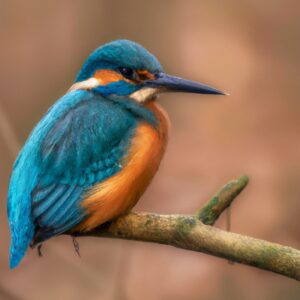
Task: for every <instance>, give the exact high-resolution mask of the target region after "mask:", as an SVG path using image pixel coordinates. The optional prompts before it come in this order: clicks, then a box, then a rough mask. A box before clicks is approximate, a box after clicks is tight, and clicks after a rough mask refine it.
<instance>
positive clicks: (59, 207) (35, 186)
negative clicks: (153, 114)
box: [8, 91, 136, 267]
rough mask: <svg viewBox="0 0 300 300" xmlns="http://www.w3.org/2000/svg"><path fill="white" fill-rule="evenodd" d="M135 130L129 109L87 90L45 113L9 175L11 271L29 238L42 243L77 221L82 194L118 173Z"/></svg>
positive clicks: (80, 213)
mask: <svg viewBox="0 0 300 300" xmlns="http://www.w3.org/2000/svg"><path fill="white" fill-rule="evenodd" d="M135 126H136V119H135V118H134V116H133V115H132V114H131V113H130V111H129V110H126V109H124V108H123V107H122V106H120V105H119V104H117V102H113V101H110V100H107V99H105V98H102V97H101V96H99V95H95V94H94V93H92V92H87V91H76V92H72V93H69V94H67V95H65V96H64V97H62V98H61V99H60V100H59V101H58V102H57V103H56V104H55V105H54V106H53V107H52V108H51V109H50V110H49V111H48V113H47V114H46V115H45V116H44V118H43V119H42V120H41V121H40V123H39V124H38V125H37V127H36V128H35V129H34V130H33V132H32V134H31V136H30V137H29V139H28V141H27V142H26V144H25V146H24V148H23V149H22V151H21V153H20V155H19V157H18V159H17V161H16V163H15V166H14V170H13V174H12V177H11V182H10V188H9V199H8V216H9V222H10V227H11V235H12V241H11V267H15V266H16V265H18V263H19V262H20V260H21V259H22V257H23V256H24V254H25V252H26V249H27V248H28V246H29V244H30V242H31V241H32V240H33V239H34V242H39V241H42V240H45V239H47V238H49V237H51V236H53V235H57V234H60V233H63V232H65V231H67V230H69V229H71V228H72V227H73V226H75V225H76V224H78V223H79V222H80V221H82V220H83V218H84V217H85V212H84V210H83V209H82V208H81V207H80V205H79V203H80V201H81V197H82V194H83V193H84V191H85V190H86V189H88V188H89V187H91V186H92V185H94V184H95V183H96V182H101V181H102V180H104V179H106V178H108V177H110V176H112V175H113V174H115V173H116V172H118V171H119V170H120V168H121V166H120V164H119V162H120V160H121V158H122V157H123V156H124V154H125V153H126V150H127V147H128V144H129V141H130V136H131V135H132V134H133V130H134V128H135Z"/></svg>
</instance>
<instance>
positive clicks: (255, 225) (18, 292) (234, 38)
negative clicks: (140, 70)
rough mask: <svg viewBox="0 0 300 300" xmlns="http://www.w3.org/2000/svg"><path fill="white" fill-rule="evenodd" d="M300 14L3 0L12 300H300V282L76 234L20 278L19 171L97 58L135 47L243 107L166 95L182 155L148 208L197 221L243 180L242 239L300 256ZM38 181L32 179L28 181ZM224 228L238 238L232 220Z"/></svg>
mask: <svg viewBox="0 0 300 300" xmlns="http://www.w3.org/2000/svg"><path fill="white" fill-rule="evenodd" d="M299 36H300V4H299V1H297V0H295V1H293V0H287V1H279V0H265V1H259V0H245V1H240V0H232V1H227V0H226V1H217V0H210V1H186V0H185V1H183V0H182V1H168V0H166V1H109V0H107V1H99V0H98V1H96V0H89V1H80V0H62V1H53V0H44V1H38V0H36V1H33V0H27V1H21V0H20V1H14V0H9V1H8V0H7V1H3V0H1V1H0V41H1V47H0V54H1V55H0V66H1V67H0V86H1V97H0V166H1V180H0V186H1V190H0V195H1V202H0V208H1V210H0V215H1V220H0V299H1V300H2V299H11V300H13V299H28V300H35V299H36V300H40V299H43V300H44V299H45V300H47V299H59V300H60V299H63V300H64V299H74V300H77V299H78V300H80V299H91V300H93V299H95V300H96V299H97V300H98V299H101V300H102V299H104V300H113V299H114V300H119V299H121V300H123V299H129V300H131V299H132V300H139V299H145V300H152V299H158V300H160V299H166V300H167V299H173V300H177V299H178V300H179V299H188V300H196V299H209V300H217V299H233V300H234V299H244V300H250V299H256V300H257V299H272V300H276V299H300V285H299V284H298V283H297V282H296V281H293V280H290V279H287V278H284V277H281V276H278V275H275V274H271V273H267V272H264V271H260V270H256V269H254V268H251V267H246V266H241V265H238V264H234V265H230V264H228V262H227V261H225V260H221V259H218V258H215V257H210V256H207V255H204V254H199V253H193V252H189V251H184V250H180V249H175V248H171V247H167V246H162V245H154V244H146V243H140V242H127V241H121V240H108V239H96V238H82V239H79V242H80V250H81V256H82V257H81V258H78V257H77V255H76V253H75V252H74V250H73V245H72V243H71V240H70V238H69V237H65V236H63V237H58V238H55V239H53V240H51V241H49V242H47V243H46V245H44V249H43V250H44V251H43V252H44V257H43V258H42V259H39V258H38V257H37V254H36V252H35V251H28V254H27V256H26V258H25V259H24V261H23V262H22V264H21V265H20V266H19V267H18V268H17V269H16V270H13V271H10V270H9V268H8V256H9V229H8V224H7V217H6V201H7V200H6V199H7V187H8V182H9V176H10V172H11V169H12V164H13V161H14V159H15V158H16V155H17V153H18V151H19V150H20V147H21V145H22V144H23V143H24V141H25V140H26V137H27V136H28V134H29V133H30V131H31V129H32V128H33V126H34V125H35V124H36V123H37V122H38V120H39V119H40V118H41V116H42V115H43V113H44V112H45V111H46V110H47V108H48V107H49V106H50V105H51V104H52V103H53V102H54V101H55V100H56V99H57V98H59V97H60V96H61V95H63V94H64V93H65V91H66V90H67V89H68V88H69V87H70V85H71V84H72V80H73V79H74V77H75V74H76V72H77V71H78V70H79V69H80V67H81V65H82V63H83V61H84V60H85V58H86V57H87V55H88V54H89V53H90V52H91V51H92V50H94V49H95V48H96V47H98V46H99V45H101V44H102V43H105V42H107V41H110V40H113V39H117V38H127V39H132V40H135V41H137V42H139V43H141V44H143V45H144V46H145V47H147V48H148V49H149V50H150V51H151V52H153V53H154V54H155V55H156V56H157V57H158V58H159V59H160V61H161V62H162V64H163V65H164V67H165V69H166V70H167V71H168V72H169V73H172V74H176V75H180V76H182V77H187V78H190V79H194V80H199V81H202V82H206V83H208V84H211V85H213V86H215V87H218V88H220V89H224V90H226V91H227V92H229V93H230V94H231V96H230V97H209V96H198V95H185V94H176V95H171V94H170V95H164V96H163V97H161V99H160V100H159V101H160V103H161V104H162V105H163V106H164V107H165V108H166V109H167V111H168V112H169V114H170V118H171V121H172V134H171V138H170V143H169V147H168V150H167V153H166V156H165V158H164V161H163V163H162V166H161V168H160V171H159V173H158V174H157V176H156V177H155V180H154V181H153V183H152V185H151V187H150V188H149V189H148V191H147V192H146V194H145V195H144V196H143V198H142V199H141V201H140V202H139V204H138V205H137V206H136V208H135V209H136V210H144V211H151V212H159V213H193V212H194V211H195V210H197V209H198V208H199V207H200V206H201V205H202V204H203V203H204V201H206V200H207V199H208V198H209V197H210V196H211V195H212V194H213V193H214V192H215V191H216V190H217V189H219V188H220V186H221V185H223V184H224V183H225V182H226V181H228V180H229V179H232V178H235V177H237V176H238V175H240V174H242V173H246V174H248V175H249V176H250V179H251V181H250V185H249V187H248V188H247V189H246V190H245V191H244V192H243V194H242V195H241V196H239V198H238V199H237V200H236V202H235V203H234V205H233V208H232V226H233V228H232V230H233V231H235V232H239V233H242V234H246V235H250V236H254V237H257V238H262V239H267V240H270V241H274V242H279V243H282V244H286V245H290V246H293V247H296V248H298V249H299V248H300V240H299V237H300V226H299V212H300V160H299V153H300V151H299V150H300V138H299V133H300V118H299V115H300V101H299V97H300V89H299V79H300V76H299V69H300V63H299V53H300V40H299ZM28 176H30V174H29V175H28ZM217 226H219V227H221V228H224V227H225V221H224V216H223V218H221V220H220V221H218V223H217Z"/></svg>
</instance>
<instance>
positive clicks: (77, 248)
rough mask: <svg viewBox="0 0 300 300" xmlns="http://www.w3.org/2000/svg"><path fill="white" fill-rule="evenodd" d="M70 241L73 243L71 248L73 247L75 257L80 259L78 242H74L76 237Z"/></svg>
mask: <svg viewBox="0 0 300 300" xmlns="http://www.w3.org/2000/svg"><path fill="white" fill-rule="evenodd" d="M72 241H73V246H74V249H75V251H76V253H77V255H78V256H79V257H80V252H79V243H78V241H77V240H76V237H74V236H73V237H72Z"/></svg>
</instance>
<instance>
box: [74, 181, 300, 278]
mask: <svg viewBox="0 0 300 300" xmlns="http://www.w3.org/2000/svg"><path fill="white" fill-rule="evenodd" d="M247 182H248V178H247V177H245V176H242V177H240V178H239V179H237V180H235V181H232V182H230V183H228V184H227V185H225V186H224V187H223V188H222V190H221V191H220V192H219V193H218V194H216V196H214V197H213V198H212V199H211V200H210V201H209V202H208V203H207V204H205V205H204V207H203V208H202V209H201V210H200V211H199V212H198V213H197V214H196V215H158V214H151V213H135V212H131V213H129V214H127V215H123V216H121V217H119V218H118V219H116V220H115V221H113V222H110V223H107V224H105V225H103V226H100V227H98V228H96V229H94V230H92V231H90V232H87V233H79V234H76V235H77V236H93V237H110V238H121V239H127V240H137V241H144V242H154V243H160V244H165V245H171V246H174V247H178V248H182V249H186V250H192V251H197V252H203V253H206V254H210V255H214V256H218V257H221V258H225V259H228V260H230V261H234V262H238V263H242V264H246V265H251V266H254V267H257V268H260V269H263V270H267V271H271V272H274V273H278V274H281V275H284V276H287V277H290V278H294V279H296V280H300V251H298V250H296V249H293V248H291V247H285V246H282V245H279V244H275V243H270V242H267V241H264V240H259V239H255V238H251V237H247V236H243V235H240V234H236V233H232V232H227V231H224V230H221V229H218V228H215V227H212V226H210V225H206V224H204V222H205V223H207V224H213V223H214V222H215V220H216V219H217V218H218V217H219V216H220V214H221V213H222V212H223V211H224V210H225V209H226V208H227V207H228V206H229V205H230V203H231V202H232V201H233V200H234V198H235V197H236V196H237V195H238V194H239V193H240V192H241V191H242V190H243V188H244V187H245V186H246V184H247ZM201 221H202V222H201Z"/></svg>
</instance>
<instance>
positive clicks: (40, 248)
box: [36, 244, 43, 257]
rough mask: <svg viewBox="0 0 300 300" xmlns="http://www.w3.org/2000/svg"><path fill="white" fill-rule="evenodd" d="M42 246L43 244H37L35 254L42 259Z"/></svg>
mask: <svg viewBox="0 0 300 300" xmlns="http://www.w3.org/2000/svg"><path fill="white" fill-rule="evenodd" d="M42 246H43V244H39V245H38V246H37V248H36V250H37V254H38V256H39V257H43V253H42Z"/></svg>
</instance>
